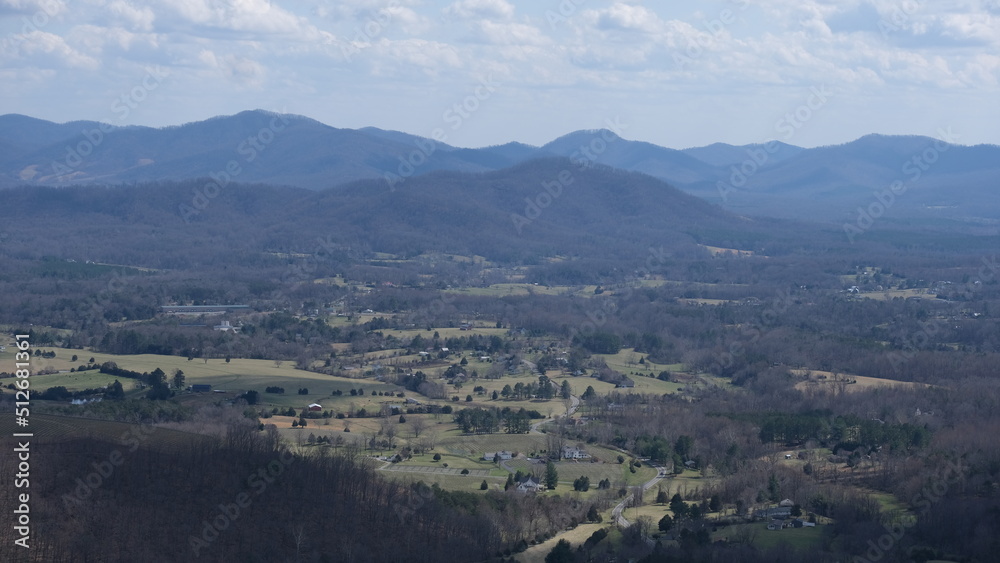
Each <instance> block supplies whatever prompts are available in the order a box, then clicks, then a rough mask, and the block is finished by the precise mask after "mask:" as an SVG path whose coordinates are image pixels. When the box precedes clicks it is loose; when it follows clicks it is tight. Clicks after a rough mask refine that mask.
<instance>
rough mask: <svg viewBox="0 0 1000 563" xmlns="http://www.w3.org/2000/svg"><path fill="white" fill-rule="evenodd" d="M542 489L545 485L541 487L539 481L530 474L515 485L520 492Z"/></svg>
mask: <svg viewBox="0 0 1000 563" xmlns="http://www.w3.org/2000/svg"><path fill="white" fill-rule="evenodd" d="M544 489H545V487H543V486H542V484H541V483H539V482H538V481H536V480H535V478H534V477H533V476H530V475H529V476H528V477H526V478H525V479H524V480H523V481H521V482H520V483H518V485H517V490H518V492H521V493H537V492H538V491H541V490H544Z"/></svg>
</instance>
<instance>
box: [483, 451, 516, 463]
mask: <svg viewBox="0 0 1000 563" xmlns="http://www.w3.org/2000/svg"><path fill="white" fill-rule="evenodd" d="M496 456H500V459H501V460H507V459H512V458H513V457H514V454H513V453H512V452H508V451H506V450H504V451H502V452H486V453H484V454H483V460H484V461H493V459H494V458H496Z"/></svg>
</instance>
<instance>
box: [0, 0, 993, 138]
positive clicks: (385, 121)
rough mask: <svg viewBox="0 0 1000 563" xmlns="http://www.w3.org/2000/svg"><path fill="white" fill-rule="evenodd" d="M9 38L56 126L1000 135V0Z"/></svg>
mask: <svg viewBox="0 0 1000 563" xmlns="http://www.w3.org/2000/svg"><path fill="white" fill-rule="evenodd" d="M0 41H2V43H0V113H23V114H27V115H31V116H35V117H40V118H44V119H49V120H53V121H59V122H62V121H69V120H73V119H93V120H100V121H107V122H110V123H113V124H116V125H121V124H142V125H155V126H161V125H175V124H179V123H185V122H189V121H196V120H201V119H205V118H207V117H211V116H213V115H219V114H233V113H237V112H239V111H242V110H245V109H255V108H261V109H266V110H272V111H285V112H290V113H297V114H302V115H306V116H309V117H312V118H315V119H317V120H319V121H322V122H324V123H327V124H329V125H332V126H335V127H349V128H357V127H364V126H368V125H372V126H376V127H381V128H384V129H397V130H401V131H406V132H409V133H414V134H418V135H423V136H430V134H431V131H433V130H435V129H438V128H443V129H444V130H445V131H447V134H448V136H447V141H448V142H449V143H451V144H454V145H459V146H483V145H490V144H498V143H503V142H507V141H512V140H518V141H523V142H527V143H531V144H542V143H545V142H547V141H549V140H552V139H553V138H555V137H557V136H560V135H563V134H565V133H568V132H570V131H573V130H577V129H592V128H598V127H604V126H606V125H607V123H608V122H609V120H610V121H615V120H617V121H618V122H619V123H620V124H621V125H622V136H624V137H626V138H629V139H637V140H644V141H649V142H653V143H656V144H660V145H664V146H669V147H674V148H684V147H690V146H698V145H704V144H708V143H711V142H715V141H722V142H728V143H733V144H744V143H750V142H759V141H763V140H769V139H780V140H783V141H786V142H789V143H792V144H797V145H802V146H815V145H824V144H835V143H842V142H846V141H850V140H853V139H855V138H857V137H859V136H862V135H864V134H867V133H886V134H919V135H928V136H936V135H937V131H938V130H939V129H947V128H951V131H952V132H953V133H954V134H955V135H957V136H958V142H959V143H961V144H975V143H984V142H985V143H994V144H1000V95H998V94H1000V87H998V80H1000V0H970V1H958V0H935V1H934V2H931V1H929V0H919V1H918V0H898V1H897V0H884V1H883V0H874V1H868V0H865V1H857V0H844V1H839V0H838V1H833V0H829V1H827V0H768V1H766V2H765V1H753V0H722V1H714V2H713V1H705V2H702V1H699V2H673V1H660V2H652V1H645V2H643V1H639V0H631V1H608V0H458V1H448V0H344V1H325V0H301V1H284V0H283V1H280V2H278V1H273V2H267V1H266V0H169V1H162V2H154V1H146V0H135V1H127V0H0ZM456 104H457V106H458V107H456Z"/></svg>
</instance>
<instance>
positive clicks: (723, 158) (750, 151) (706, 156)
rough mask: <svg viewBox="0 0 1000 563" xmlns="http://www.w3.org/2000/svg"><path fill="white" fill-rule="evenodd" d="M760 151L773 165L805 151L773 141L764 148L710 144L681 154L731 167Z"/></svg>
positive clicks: (715, 164)
mask: <svg viewBox="0 0 1000 563" xmlns="http://www.w3.org/2000/svg"><path fill="white" fill-rule="evenodd" d="M761 150H764V151H765V154H767V160H768V162H771V163H772V164H775V163H778V162H781V161H782V160H787V159H789V158H792V157H793V156H795V155H797V154H799V153H800V152H802V151H803V150H805V149H803V148H802V147H797V146H795V145H789V144H787V143H782V142H781V141H773V142H771V143H767V145H766V146H765V145H764V144H760V143H757V144H752V145H743V146H735V145H728V144H726V143H712V144H711V145H708V146H704V147H695V148H691V149H684V150H682V151H681V152H683V153H684V154H687V155H689V156H693V157H695V158H697V159H698V160H700V161H702V162H704V163H706V164H710V165H712V166H731V165H733V164H740V163H742V162H743V161H745V160H747V159H752V158H754V156H755V155H759V154H760V151H761Z"/></svg>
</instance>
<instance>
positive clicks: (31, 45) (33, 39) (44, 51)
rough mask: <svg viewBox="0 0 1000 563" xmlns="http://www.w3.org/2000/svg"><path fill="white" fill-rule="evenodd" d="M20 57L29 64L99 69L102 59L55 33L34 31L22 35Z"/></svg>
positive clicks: (46, 66)
mask: <svg viewBox="0 0 1000 563" xmlns="http://www.w3.org/2000/svg"><path fill="white" fill-rule="evenodd" d="M20 39H21V42H20V43H19V44H18V48H19V52H18V55H19V56H18V58H20V59H21V60H23V61H24V62H25V63H26V64H27V65H28V66H34V67H39V68H60V67H61V68H70V69H81V70H97V69H98V68H100V67H101V61H100V60H99V59H96V58H94V57H91V56H89V55H87V54H84V53H81V52H80V51H78V50H76V49H74V48H73V47H71V46H70V45H69V44H68V43H67V42H66V40H65V39H63V38H62V37H60V36H59V35H56V34H53V33H47V32H44V31H32V32H29V33H26V34H24V35H22V36H20Z"/></svg>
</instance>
